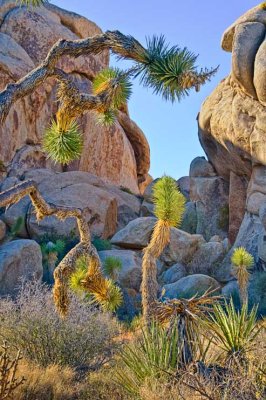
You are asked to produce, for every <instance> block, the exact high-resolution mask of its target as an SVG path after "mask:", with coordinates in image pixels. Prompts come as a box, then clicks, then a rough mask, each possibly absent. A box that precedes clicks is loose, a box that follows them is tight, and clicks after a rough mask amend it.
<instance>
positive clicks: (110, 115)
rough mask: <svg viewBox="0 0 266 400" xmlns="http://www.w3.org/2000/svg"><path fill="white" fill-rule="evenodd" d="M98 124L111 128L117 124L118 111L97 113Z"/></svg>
mask: <svg viewBox="0 0 266 400" xmlns="http://www.w3.org/2000/svg"><path fill="white" fill-rule="evenodd" d="M95 114H96V118H97V120H96V123H97V124H98V125H101V126H105V127H107V128H108V127H110V126H113V125H114V124H115V121H116V111H115V110H111V109H109V110H106V111H104V112H99V111H96V112H95Z"/></svg>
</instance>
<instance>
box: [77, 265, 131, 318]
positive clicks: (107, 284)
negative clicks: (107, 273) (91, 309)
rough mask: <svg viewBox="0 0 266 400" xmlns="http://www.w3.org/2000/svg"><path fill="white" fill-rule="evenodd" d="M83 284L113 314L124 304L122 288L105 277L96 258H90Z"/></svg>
mask: <svg viewBox="0 0 266 400" xmlns="http://www.w3.org/2000/svg"><path fill="white" fill-rule="evenodd" d="M81 284H82V286H83V288H85V289H86V290H88V291H89V293H90V294H92V295H93V297H94V299H95V302H96V303H98V304H100V305H101V307H102V308H103V310H105V311H112V312H113V311H115V310H116V309H117V308H118V307H119V306H120V305H121V303H122V299H123V297H122V293H121V290H120V288H119V287H118V286H116V285H115V284H114V282H113V281H112V280H111V279H106V278H105V277H104V276H103V274H102V271H101V269H100V266H99V263H98V262H97V260H95V259H94V258H90V260H89V263H88V269H87V273H86V275H85V278H84V280H82V282H81Z"/></svg>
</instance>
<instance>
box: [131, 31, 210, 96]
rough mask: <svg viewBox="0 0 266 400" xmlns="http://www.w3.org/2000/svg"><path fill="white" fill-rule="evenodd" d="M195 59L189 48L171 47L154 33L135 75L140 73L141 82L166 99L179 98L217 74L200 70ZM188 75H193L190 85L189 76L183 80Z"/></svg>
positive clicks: (149, 39)
mask: <svg viewBox="0 0 266 400" xmlns="http://www.w3.org/2000/svg"><path fill="white" fill-rule="evenodd" d="M196 60H197V56H196V55H195V54H194V53H192V52H191V51H189V50H188V49H187V48H186V47H185V48H183V49H180V48H179V47H178V46H172V47H170V46H169V45H168V44H167V43H166V41H165V38H164V36H163V35H161V36H153V37H152V38H148V39H147V49H146V52H145V53H144V54H143V57H142V62H140V63H137V67H136V70H137V73H136V75H135V76H138V75H140V78H141V83H142V84H143V85H144V86H146V87H149V88H152V89H153V90H154V93H156V94H160V95H161V96H162V97H163V98H164V99H165V100H170V101H172V102H174V101H175V100H176V99H177V100H178V101H180V100H181V99H182V98H183V97H185V96H187V95H188V93H189V89H191V87H196V88H198V87H199V86H200V85H201V84H203V83H205V82H206V81H208V80H209V79H210V78H211V76H212V75H214V74H215V73H216V69H214V70H205V71H200V72H197V70H196V65H195V64H196ZM185 74H192V76H191V79H193V83H192V84H190V85H188V84H187V81H188V79H189V78H187V79H186V80H185V81H184V79H183V78H184V75H185ZM185 82H186V84H185Z"/></svg>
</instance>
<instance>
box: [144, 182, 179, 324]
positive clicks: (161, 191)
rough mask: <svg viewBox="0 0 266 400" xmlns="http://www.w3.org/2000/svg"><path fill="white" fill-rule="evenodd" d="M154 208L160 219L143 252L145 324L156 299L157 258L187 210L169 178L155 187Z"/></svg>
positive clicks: (147, 322) (150, 317) (174, 184)
mask: <svg viewBox="0 0 266 400" xmlns="http://www.w3.org/2000/svg"><path fill="white" fill-rule="evenodd" d="M153 199H154V204H155V210H154V214H155V215H156V217H157V218H158V221H157V222H156V224H155V227H154V230H153V233H152V236H151V240H150V243H149V244H148V246H147V247H146V248H145V249H144V254H143V261H142V284H141V290H142V308H143V317H144V322H145V324H149V321H150V320H151V319H152V314H153V311H152V309H153V306H154V304H155V301H156V299H157V291H158V284H157V266H156V258H158V257H159V256H160V255H161V253H162V252H163V250H164V248H165V247H166V245H167V244H168V243H169V241H170V232H171V227H177V226H179V225H180V223H181V221H182V216H183V213H184V210H185V202H186V200H185V197H184V196H183V194H182V193H181V192H180V191H179V189H178V188H177V185H176V182H175V180H174V179H173V178H171V177H169V176H164V177H162V178H161V179H160V180H158V181H157V182H156V183H155V185H154V187H153Z"/></svg>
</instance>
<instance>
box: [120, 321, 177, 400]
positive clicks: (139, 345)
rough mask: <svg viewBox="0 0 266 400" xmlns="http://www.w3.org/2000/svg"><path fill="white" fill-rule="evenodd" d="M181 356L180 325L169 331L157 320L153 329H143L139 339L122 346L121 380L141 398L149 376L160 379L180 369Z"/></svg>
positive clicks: (131, 391) (128, 389)
mask: <svg viewBox="0 0 266 400" xmlns="http://www.w3.org/2000/svg"><path fill="white" fill-rule="evenodd" d="M179 358H180V354H179V346H178V332H177V329H174V330H172V331H171V332H170V333H169V332H168V331H167V330H166V329H164V328H163V327H162V326H161V325H160V324H158V323H155V322H153V323H152V324H151V326H150V329H149V330H146V329H145V330H142V332H141V337H140V339H139V340H137V341H136V342H133V343H132V344H129V345H127V346H125V347H124V349H123V350H122V352H121V354H120V360H121V367H120V368H119V369H118V371H117V381H118V383H119V384H120V385H121V386H122V387H123V388H124V389H125V390H127V391H128V392H129V393H130V394H131V395H133V396H134V398H135V399H136V398H137V399H138V398H139V389H140V387H141V386H142V385H143V384H144V382H145V381H146V380H147V378H155V379H159V377H160V376H162V375H164V374H165V372H176V370H177V369H178V365H179Z"/></svg>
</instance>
